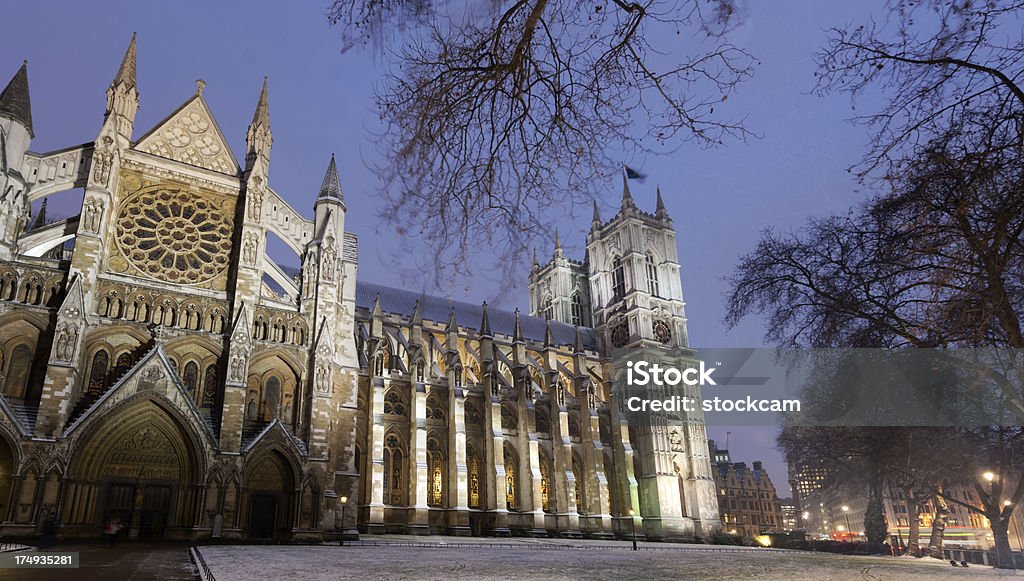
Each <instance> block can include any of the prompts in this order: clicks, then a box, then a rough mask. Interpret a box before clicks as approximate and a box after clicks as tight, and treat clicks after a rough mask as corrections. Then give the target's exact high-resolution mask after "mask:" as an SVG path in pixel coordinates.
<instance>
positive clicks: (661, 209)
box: [654, 186, 670, 220]
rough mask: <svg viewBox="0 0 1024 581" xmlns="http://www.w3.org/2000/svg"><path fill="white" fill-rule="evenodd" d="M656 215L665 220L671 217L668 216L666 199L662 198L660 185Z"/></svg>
mask: <svg viewBox="0 0 1024 581" xmlns="http://www.w3.org/2000/svg"><path fill="white" fill-rule="evenodd" d="M654 215H655V217H658V218H662V219H664V220H668V219H670V218H669V216H668V210H667V209H666V208H665V200H663V199H662V198H661V186H658V205H657V207H656V209H655V211H654Z"/></svg>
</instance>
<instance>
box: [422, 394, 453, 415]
mask: <svg viewBox="0 0 1024 581" xmlns="http://www.w3.org/2000/svg"><path fill="white" fill-rule="evenodd" d="M445 399H446V398H445V397H444V395H443V394H441V393H439V391H438V390H436V389H431V390H430V393H428V394H427V399H426V402H425V405H426V408H427V409H426V414H427V420H428V421H429V420H436V421H441V422H443V421H445V418H447V417H448V406H447V405H445Z"/></svg>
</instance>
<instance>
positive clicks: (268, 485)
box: [243, 451, 295, 539]
mask: <svg viewBox="0 0 1024 581" xmlns="http://www.w3.org/2000/svg"><path fill="white" fill-rule="evenodd" d="M293 472H294V471H293V470H292V467H291V465H290V464H289V463H288V461H287V460H286V459H285V458H284V457H283V456H282V455H281V454H280V453H279V452H277V451H269V452H267V453H265V454H263V455H260V456H258V457H256V458H254V459H253V460H252V461H251V466H250V468H249V469H248V470H247V471H246V473H245V478H244V481H243V482H244V484H243V488H244V490H245V494H246V497H247V500H246V504H245V506H246V510H245V513H244V514H245V517H246V523H245V527H244V528H245V530H246V534H247V536H248V537H249V538H250V539H287V538H288V537H289V536H290V534H291V529H292V520H293V511H292V508H293V507H292V505H293V503H294V498H295V477H294V475H293Z"/></svg>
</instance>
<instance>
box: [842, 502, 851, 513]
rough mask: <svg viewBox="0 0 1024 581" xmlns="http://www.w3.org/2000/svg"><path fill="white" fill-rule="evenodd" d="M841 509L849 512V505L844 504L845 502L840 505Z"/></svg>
mask: <svg viewBox="0 0 1024 581" xmlns="http://www.w3.org/2000/svg"><path fill="white" fill-rule="evenodd" d="M842 509H843V512H850V507H848V506H846V505H845V504H844V505H843V506H842Z"/></svg>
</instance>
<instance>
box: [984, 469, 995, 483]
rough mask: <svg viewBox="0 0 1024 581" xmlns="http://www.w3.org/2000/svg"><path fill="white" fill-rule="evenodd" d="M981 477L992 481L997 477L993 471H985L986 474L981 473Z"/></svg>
mask: <svg viewBox="0 0 1024 581" xmlns="http://www.w3.org/2000/svg"><path fill="white" fill-rule="evenodd" d="M981 477H982V478H984V479H985V480H988V481H989V482H992V481H993V480H995V479H996V475H995V474H994V473H993V472H991V471H989V472H985V473H984V474H982V475H981Z"/></svg>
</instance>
